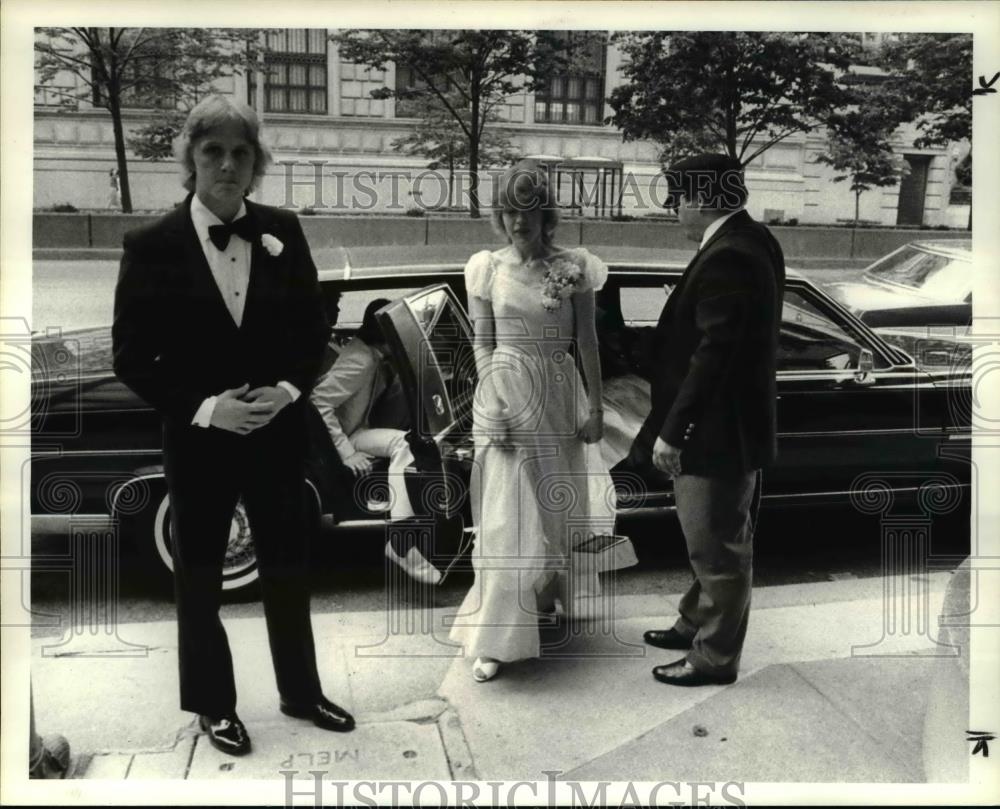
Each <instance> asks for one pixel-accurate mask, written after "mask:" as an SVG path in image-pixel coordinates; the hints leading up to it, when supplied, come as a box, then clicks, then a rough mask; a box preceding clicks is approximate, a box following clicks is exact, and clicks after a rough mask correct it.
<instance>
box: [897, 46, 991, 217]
mask: <svg viewBox="0 0 1000 809" xmlns="http://www.w3.org/2000/svg"><path fill="white" fill-rule="evenodd" d="M879 63H880V65H881V67H883V68H884V69H885V70H887V71H888V73H889V76H890V79H889V81H890V83H891V85H892V87H893V88H894V91H895V92H896V93H897V94H898V95H899V96H901V97H906V98H909V99H911V106H910V107H909V109H908V114H907V115H906V116H905V119H906V120H907V121H914V120H915V121H916V122H917V129H918V130H919V131H920V132H921V134H920V135H919V136H918V137H917V138H916V139H915V140H914V141H913V145H914V146H916V147H917V148H918V149H923V148H926V147H928V146H941V145H943V144H947V143H949V142H951V141H961V140H968V141H969V142H970V143H971V141H972V35H971V34H899V35H898V36H897V37H896V38H895V39H890V40H888V41H886V42H885V43H883V46H882V48H881V52H880V59H879ZM970 155H971V152H970ZM969 174H970V176H969V185H971V181H972V177H971V157H970V172H969ZM968 228H969V230H972V206H971V205H970V206H969V224H968Z"/></svg>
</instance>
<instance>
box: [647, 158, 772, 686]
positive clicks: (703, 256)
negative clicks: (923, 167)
mask: <svg viewBox="0 0 1000 809" xmlns="http://www.w3.org/2000/svg"><path fill="white" fill-rule="evenodd" d="M666 176H667V179H668V183H669V187H670V191H671V198H672V201H673V202H674V203H675V206H676V208H677V215H678V219H679V220H680V224H681V227H682V228H683V229H684V231H685V235H686V236H687V237H688V238H689V239H691V240H692V241H696V242H699V248H698V252H697V253H696V254H695V257H694V259H693V260H692V261H691V263H690V264H689V265H688V267H687V269H686V270H685V271H684V275H683V276H682V277H681V279H680V281H679V282H678V284H677V286H676V287H675V288H674V290H673V291H672V293H671V294H670V296H669V298H668V299H667V303H666V305H665V306H664V308H663V313H662V314H661V316H660V320H659V323H658V324H657V327H656V331H655V334H654V339H653V355H652V363H651V368H652V374H653V379H652V389H651V398H652V406H651V410H650V414H649V417H648V418H647V419H646V421H645V423H644V424H643V426H642V429H641V430H640V432H639V435H638V436H637V437H636V439H635V442H634V443H633V446H632V450H631V452H630V462H631V463H632V464H633V465H639V466H642V465H644V464H647V465H648V464H649V463H650V462H651V463H652V465H653V466H655V467H656V468H657V469H658V470H660V472H663V473H665V474H667V475H669V476H671V477H672V478H673V481H674V497H675V502H676V507H677V516H678V518H679V520H680V525H681V528H682V530H683V531H684V537H685V540H686V542H687V547H688V555H689V558H690V561H691V567H692V569H693V571H694V582H693V584H692V585H691V588H690V589H689V590H688V592H687V593H686V594H685V595H684V597H683V598H682V599H681V602H680V606H679V612H680V617H679V618H678V619H677V621H676V622H675V624H674V626H673V627H671V628H669V629H665V630H660V629H656V630H650V631H648V632H646V633H645V635H644V640H645V641H646V643H648V644H650V645H652V646H657V647H660V648H663V649H677V650H685V651H686V652H687V654H686V657H685V658H682V659H680V660H678V661H676V662H674V663H671V664H669V665H665V666H657V667H656V668H654V669H653V676H654V677H655V678H656V679H657V680H659V681H661V682H664V683H668V684H671V685H680V686H697V685H708V684H719V683H731V682H733V681H735V679H736V675H737V671H738V669H739V662H740V654H741V652H742V649H743V641H744V639H745V637H746V631H747V620H748V618H749V614H750V589H751V575H752V561H753V531H754V524H755V522H756V516H757V509H758V506H759V503H760V485H761V469H762V468H763V467H766V466H767V465H768V464H769V463H770V462H771V461H773V460H774V457H775V454H776V451H777V441H776V429H775V401H776V382H775V362H776V360H775V355H776V352H777V346H778V330H779V326H780V322H781V301H782V294H783V288H784V280H785V264H784V257H783V255H782V251H781V247H780V246H779V245H778V243H777V241H776V240H775V239H774V237H773V236H772V235H771V233H770V231H768V229H767V228H766V227H764V226H763V225H761V224H759V223H757V222H755V221H754V220H753V219H752V218H751V217H750V215H749V214H748V213H747V212H746V211H745V210H744V208H743V206H744V205H745V203H746V199H747V191H746V186H745V185H744V179H743V169H742V167H741V165H740V163H739V161H737V160H735V159H732V158H730V157H728V156H726V155H717V154H706V155H700V156H698V157H692V158H687V159H685V160H682V161H680V162H679V163H677V164H675V165H674V166H672V167H671V168H670V170H669V171H668V172H667V174H666Z"/></svg>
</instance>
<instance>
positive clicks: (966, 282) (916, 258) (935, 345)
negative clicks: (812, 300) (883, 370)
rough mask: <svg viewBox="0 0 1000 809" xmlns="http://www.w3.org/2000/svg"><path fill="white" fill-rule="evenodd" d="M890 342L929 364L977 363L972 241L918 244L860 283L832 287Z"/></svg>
mask: <svg viewBox="0 0 1000 809" xmlns="http://www.w3.org/2000/svg"><path fill="white" fill-rule="evenodd" d="M827 289H828V290H829V291H830V292H831V294H832V295H833V296H834V297H835V298H836V299H837V300H838V301H840V302H841V303H842V304H844V305H845V306H847V308H849V309H850V310H851V311H852V312H853V313H854V314H856V315H857V316H858V317H859V318H860V319H861V320H862V321H864V323H866V324H867V325H868V326H871V327H872V328H873V329H875V330H877V331H878V332H879V334H880V335H881V336H882V337H883V338H884V339H885V340H887V341H888V342H890V343H892V344H894V345H897V346H899V347H900V348H902V349H903V350H904V351H906V352H908V353H910V354H913V355H917V354H920V355H921V360H922V364H924V365H941V366H945V365H950V364H955V363H959V364H961V363H968V362H970V361H971V350H970V348H969V344H968V343H967V342H965V340H964V338H965V337H967V336H968V333H969V330H970V327H971V325H972V242H971V241H970V240H968V239H954V240H946V241H938V242H912V243H910V244H906V245H903V246H902V247H900V248H899V249H898V250H894V251H893V252H891V253H889V254H888V255H887V256H883V257H882V258H880V259H879V260H878V261H876V262H875V263H874V264H872V265H871V266H869V267H867V268H866V269H865V271H864V273H863V275H862V276H861V279H860V280H859V281H854V282H843V283H835V284H830V285H828V286H827Z"/></svg>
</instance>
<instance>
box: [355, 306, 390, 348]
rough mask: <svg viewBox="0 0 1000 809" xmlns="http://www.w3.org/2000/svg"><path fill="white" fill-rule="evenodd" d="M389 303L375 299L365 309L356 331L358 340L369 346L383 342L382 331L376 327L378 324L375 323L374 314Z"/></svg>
mask: <svg viewBox="0 0 1000 809" xmlns="http://www.w3.org/2000/svg"><path fill="white" fill-rule="evenodd" d="M391 302H392V301H390V300H389V299H388V298H376V299H375V300H373V301H372V302H371V303H369V304H368V306H366V307H365V314H364V316H363V317H362V318H361V326H360V327H359V328H358V331H357V337H358V339H360V340H362V341H363V342H365V343H366V344H367V345H370V346H373V345H378V344H379V343H384V342H385V337H383V336H382V330H381V329H380V328H379V327H378V323H376V322H375V313H376V312H377V311H378V310H379V309H381V308H382V307H383V306H386V305H387V304H389V303H391Z"/></svg>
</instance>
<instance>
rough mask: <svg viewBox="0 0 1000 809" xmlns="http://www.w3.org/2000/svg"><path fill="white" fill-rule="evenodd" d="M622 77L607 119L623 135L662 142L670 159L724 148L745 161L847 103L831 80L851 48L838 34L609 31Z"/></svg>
mask: <svg viewBox="0 0 1000 809" xmlns="http://www.w3.org/2000/svg"><path fill="white" fill-rule="evenodd" d="M615 41H616V42H617V44H618V47H619V48H620V49H621V50H622V52H623V55H624V57H625V60H624V63H623V65H622V71H623V73H624V76H625V78H626V79H627V81H626V83H625V84H623V85H622V86H619V87H616V88H615V89H614V90H613V91H612V93H611V96H610V99H609V103H610V105H611V108H612V109H613V110H614V114H613V115H612V116H611V118H610V119H609V120H610V121H611V122H613V123H614V124H615V125H616V126H617V127H618V128H619V129H621V130H622V132H623V134H624V136H625V139H626V140H637V139H648V140H652V141H654V142H656V143H658V144H659V145H660V146H661V149H662V152H661V160H662V161H663V162H666V163H670V162H673V161H675V160H677V159H678V158H680V157H684V156H686V155H689V154H692V153H695V152H700V151H716V152H725V153H726V154H728V155H730V156H731V157H734V158H736V159H738V160H739V161H740V162H741V163H742V164H743V165H746V164H748V163H750V162H751V161H753V160H754V159H756V158H757V157H759V156H760V155H761V154H763V153H764V152H765V151H767V150H768V149H770V148H771V147H773V146H774V145H775V144H777V143H780V142H781V141H782V140H784V139H785V138H787V137H788V136H790V135H793V134H795V133H797V132H808V131H810V130H812V129H813V128H815V127H817V126H819V125H821V124H822V122H823V121H824V120H825V119H826V118H827V116H828V115H829V114H830V113H831V112H832V111H834V110H836V109H838V108H840V107H842V106H843V105H844V103H845V102H846V92H845V89H844V88H843V87H842V86H841V85H840V84H839V83H838V81H837V78H836V76H837V73H838V72H839V71H843V70H845V69H846V68H847V66H848V65H849V64H850V62H851V58H852V56H853V54H855V53H856V52H857V49H858V47H859V41H858V39H857V37H854V36H851V35H845V34H822V33H819V34H816V33H810V34H797V33H775V32H746V33H741V32H726V31H673V32H670V31H656V32H645V31H643V32H628V33H623V34H618V35H616V37H615Z"/></svg>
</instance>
